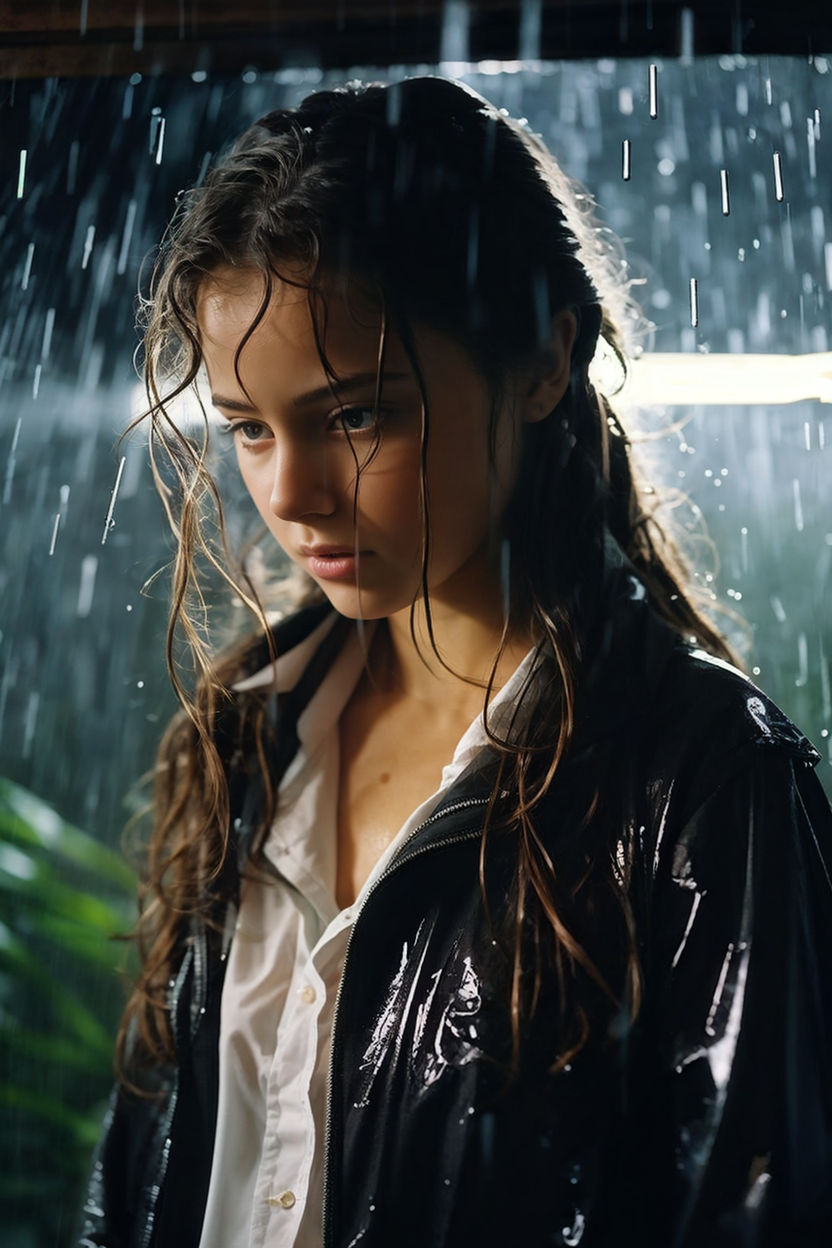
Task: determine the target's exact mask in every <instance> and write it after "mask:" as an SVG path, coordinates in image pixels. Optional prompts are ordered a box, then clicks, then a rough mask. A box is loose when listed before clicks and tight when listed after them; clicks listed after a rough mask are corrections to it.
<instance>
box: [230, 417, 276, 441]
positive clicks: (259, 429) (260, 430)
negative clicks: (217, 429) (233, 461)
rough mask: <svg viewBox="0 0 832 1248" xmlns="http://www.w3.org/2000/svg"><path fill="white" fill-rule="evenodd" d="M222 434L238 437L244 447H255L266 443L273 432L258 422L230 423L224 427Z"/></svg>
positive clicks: (239, 421) (237, 421)
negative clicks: (256, 444) (257, 444)
mask: <svg viewBox="0 0 832 1248" xmlns="http://www.w3.org/2000/svg"><path fill="white" fill-rule="evenodd" d="M222 432H223V433H228V434H231V435H232V436H234V437H236V438H237V440H238V441H239V442H241V443H242V444H243V445H244V446H253V445H254V444H255V443H260V442H265V441H267V439H268V438H269V437H271V430H270V429H268V428H267V426H266V425H261V424H260V423H259V422H258V421H256V420H235V421H229V423H228V424H227V425H224V426H223V429H222Z"/></svg>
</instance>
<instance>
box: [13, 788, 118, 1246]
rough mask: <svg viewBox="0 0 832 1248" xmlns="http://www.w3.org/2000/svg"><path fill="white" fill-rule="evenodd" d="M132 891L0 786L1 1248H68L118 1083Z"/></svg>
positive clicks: (95, 848) (80, 840)
mask: <svg viewBox="0 0 832 1248" xmlns="http://www.w3.org/2000/svg"><path fill="white" fill-rule="evenodd" d="M134 892H135V880H134V876H133V873H132V871H131V870H130V869H129V867H128V866H127V865H126V864H125V863H124V862H123V861H122V859H121V858H120V857H119V856H118V855H117V854H115V853H114V852H113V851H112V850H111V849H108V848H107V847H106V846H104V845H102V844H100V843H99V842H97V841H96V840H94V839H93V838H92V837H91V836H89V835H88V834H87V833H85V832H82V831H81V830H80V829H78V828H74V827H72V826H71V825H70V824H68V823H65V822H64V820H63V819H61V818H60V816H59V815H58V814H56V812H55V811H54V810H53V809H52V808H51V807H49V806H47V805H45V803H43V802H42V801H40V799H38V798H37V797H35V796H34V795H33V794H32V793H29V792H27V791H26V790H25V789H22V788H20V787H18V786H17V785H15V784H12V783H11V782H9V781H7V780H0V1114H2V1120H3V1127H2V1132H0V1206H1V1207H2V1210H3V1214H2V1219H0V1220H2V1224H3V1227H4V1232H3V1242H4V1244H6V1245H21V1246H22V1245H26V1246H27V1248H28V1246H29V1245H31V1246H32V1248H40V1245H44V1248H45V1246H46V1245H47V1244H48V1245H50V1248H51V1246H52V1245H57V1244H62V1243H66V1242H68V1235H69V1233H70V1231H71V1229H72V1226H73V1221H74V1218H75V1213H76V1209H77V1205H78V1200H79V1190H80V1184H81V1182H82V1181H83V1178H84V1176H85V1174H86V1171H87V1167H88V1165H89V1157H90V1151H91V1149H92V1147H93V1145H94V1143H95V1140H96V1137H97V1134H98V1129H99V1124H100V1121H101V1118H102V1115H103V1112H104V1106H105V1101H106V1096H107V1092H108V1090H109V1087H110V1084H111V1082H112V1050H113V1037H114V1034H115V1028H116V1024H117V1020H118V1016H119V1013H120V1011H121V1007H122V1003H123V1000H124V989H123V987H122V975H121V974H120V973H119V968H121V971H122V972H123V971H124V970H125V969H126V962H127V946H126V945H125V944H124V943H123V942H119V941H117V940H115V939H113V938H114V937H115V936H117V935H123V934H124V933H125V932H127V931H128V930H129V928H130V924H131V917H132V913H133V909H134V906H133V896H134Z"/></svg>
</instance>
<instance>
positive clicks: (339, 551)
mask: <svg viewBox="0 0 832 1248" xmlns="http://www.w3.org/2000/svg"><path fill="white" fill-rule="evenodd" d="M300 553H301V554H302V555H305V556H307V557H311V558H312V559H348V558H351V557H352V556H353V555H355V547H354V546H301V547H300ZM360 553H361V554H362V555H363V554H367V553H368V552H367V551H363V550H362V551H361V552H360Z"/></svg>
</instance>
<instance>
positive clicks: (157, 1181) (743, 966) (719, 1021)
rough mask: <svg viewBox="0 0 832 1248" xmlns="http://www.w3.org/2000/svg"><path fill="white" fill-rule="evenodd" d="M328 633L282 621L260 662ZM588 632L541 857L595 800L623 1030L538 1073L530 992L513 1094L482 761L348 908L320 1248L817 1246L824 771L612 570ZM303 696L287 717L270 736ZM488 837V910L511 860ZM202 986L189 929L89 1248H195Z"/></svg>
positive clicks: (203, 1049) (312, 621) (826, 1122)
mask: <svg viewBox="0 0 832 1248" xmlns="http://www.w3.org/2000/svg"><path fill="white" fill-rule="evenodd" d="M321 618H322V616H321V614H320V612H318V611H317V610H314V611H307V612H303V613H301V614H300V615H299V616H296V617H294V618H293V619H291V620H289V621H287V622H286V624H284V625H282V626H280V627H279V628H278V631H277V644H278V649H279V650H281V651H285V650H286V649H288V648H290V647H291V645H293V644H296V642H297V641H298V640H299V639H300V637H302V636H303V635H305V634H307V633H308V632H309V631H311V629H312V628H313V627H314V626H315V625H316V624H317V623H318V621H319V620H320V619H321ZM603 620H604V624H603V627H602V629H601V631H600V632H599V634H598V636H597V637H596V639H595V652H594V653H595V659H594V660H593V664H592V668H591V672H592V675H591V679H589V680H588V681H586V682H585V697H584V699H583V702H582V703H581V707H580V708H579V710H580V718H579V725H578V732H577V737H576V742H575V746H574V748H573V749H572V750H571V751H570V754H569V756H568V757H567V759H566V760H565V762H564V763H563V764H562V766H561V767H560V768H559V770H558V772H557V774H556V778H555V782H554V783H553V785H552V788H551V790H550V792H549V794H548V795H547V798H546V801H545V806H544V808H543V809H542V810H541V811H540V812H539V815H538V820H537V824H538V828H539V829H541V831H542V835H543V838H544V840H545V842H546V844H547V847H548V848H549V849H550V850H551V851H552V853H553V855H554V856H555V858H557V853H558V847H559V845H561V844H563V843H565V842H566V841H568V840H569V838H573V840H574V838H576V837H577V836H579V835H580V829H579V827H578V826H577V819H578V815H577V811H578V810H579V809H582V807H581V801H580V800H578V799H579V798H582V795H583V793H584V790H585V789H586V786H587V784H588V783H589V784H595V785H596V786H598V785H600V788H601V793H602V810H605V811H606V812H607V817H608V818H612V819H614V825H612V832H611V837H610V839H611V842H612V844H611V852H612V853H614V854H615V855H616V859H617V860H618V861H619V862H620V863H621V864H627V879H628V885H627V887H628V890H629V897H630V901H631V905H632V910H633V913H634V916H635V922H636V928H637V932H638V938H639V950H640V955H641V964H642V969H643V978H644V985H645V996H644V1002H643V1006H642V1009H641V1012H640V1014H639V1017H638V1020H637V1022H636V1024H635V1025H634V1026H633V1027H632V1028H628V1027H626V1026H625V1025H624V1024H623V1023H622V1025H621V1027H620V1028H618V1029H617V1034H616V1035H611V1036H610V1037H608V1038H602V1039H603V1040H604V1041H605V1042H604V1043H599V1042H598V1038H597V1037H596V1040H595V1042H594V1043H591V1044H589V1045H588V1046H587V1047H586V1048H585V1049H584V1051H583V1052H582V1053H581V1054H580V1055H579V1056H578V1057H577V1059H576V1060H575V1061H574V1062H573V1063H572V1065H571V1067H570V1068H568V1069H567V1070H565V1071H563V1072H562V1073H560V1074H558V1075H555V1076H552V1075H550V1074H549V1073H547V1070H548V1066H549V1064H550V1063H551V1060H552V1057H553V1053H552V1048H551V1043H547V1041H549V1040H550V1038H551V1034H552V1028H551V1020H552V1018H553V1014H552V1011H553V1010H555V1009H556V1000H555V997H556V994H555V993H554V990H553V988H551V986H550V991H548V992H546V991H544V995H543V1000H542V1005H541V1007H540V1008H539V1009H538V1011H537V1014H536V1015H535V1019H536V1022H535V1024H534V1025H533V1027H532V1029H531V1031H530V1032H529V1034H528V1035H527V1037H526V1044H525V1046H524V1053H525V1056H524V1058H523V1061H522V1063H521V1067H520V1070H519V1073H518V1075H517V1077H516V1078H515V1079H514V1080H513V1081H512V1082H510V1083H508V1084H507V1083H506V1078H505V1063H504V1062H503V1060H502V1058H503V1057H504V1056H505V1054H506V1051H507V1043H508V1034H509V1029H508V1022H507V1013H506V1008H505V993H504V988H505V982H504V981H505V976H504V973H503V968H502V967H501V965H500V964H499V957H498V955H497V954H496V953H495V951H494V949H495V947H494V944H493V941H492V939H491V937H492V929H491V928H490V927H489V924H488V922H487V920H486V917H485V914H484V910H483V904H482V897H481V891H480V884H479V878H478V860H479V852H480V833H481V827H482V820H483V814H484V810H485V806H486V802H487V798H488V794H489V792H490V787H491V784H490V779H489V769H490V766H491V762H492V760H491V759H490V758H489V756H488V752H486V754H485V755H484V756H483V759H482V768H481V769H477V770H476V771H474V772H471V773H468V774H466V775H463V776H462V777H461V778H460V779H459V781H458V782H457V783H456V784H455V785H454V786H453V788H452V789H451V790H450V791H449V793H448V794H447V795H446V798H445V799H444V800H443V802H442V804H441V806H440V807H439V808H438V809H437V810H436V812H435V813H434V814H433V815H432V816H431V817H430V818H429V819H428V820H426V822H425V823H424V824H423V825H422V826H421V827H420V828H419V829H417V831H416V832H415V833H414V834H413V836H412V837H411V838H410V840H409V841H408V842H407V843H406V844H405V845H404V846H403V847H402V849H401V850H400V851H399V853H398V854H397V856H396V857H395V858H394V860H393V861H392V863H391V865H390V866H389V868H388V870H387V871H386V872H385V873H384V874H383V876H382V877H381V878H380V880H379V881H378V882H377V884H376V885H375V887H374V888H373V889H372V890H371V892H370V894H369V895H368V897H367V900H366V904H365V905H364V907H363V908H362V910H361V911H360V913H359V915H358V916H357V918H356V920H355V924H354V928H353V931H352V935H351V938H350V942H349V946H348V950H347V955H346V962H345V966H344V971H343V976H342V981H341V989H340V992H339V997H338V1002H337V1006H336V1017H335V1023H334V1031H333V1044H332V1066H331V1087H330V1097H329V1115H328V1129H327V1143H326V1149H327V1152H326V1177H325V1198H324V1237H323V1243H324V1245H325V1246H326V1248H348V1246H350V1245H354V1244H355V1245H359V1244H360V1246H361V1248H432V1246H435V1248H451V1246H454V1248H467V1246H468V1245H470V1246H471V1248H498V1246H499V1248H514V1246H515V1245H518V1246H520V1245H522V1246H523V1248H544V1245H545V1246H555V1245H578V1244H579V1245H581V1248H599V1246H603V1248H629V1246H630V1245H639V1246H644V1248H676V1246H679V1248H682V1246H685V1248H691V1246H694V1245H695V1246H698V1245H702V1246H704V1248H727V1246H728V1245H731V1246H732V1248H733V1246H736V1248H741V1246H742V1248H746V1246H750V1245H755V1246H758V1245H759V1246H763V1245H765V1246H767V1248H768V1246H769V1245H777V1246H778V1248H792V1246H794V1248H798V1246H800V1248H814V1246H816V1245H817V1246H820V1245H825V1246H826V1248H828V1245H829V1244H830V1243H832V816H830V810H829V806H828V804H827V802H826V799H825V797H824V795H823V792H822V790H821V788H820V785H819V783H818V780H817V778H816V776H815V774H814V771H813V768H814V766H815V765H816V763H817V762H818V755H817V753H816V751H815V750H814V749H813V747H812V746H811V745H810V744H809V742H808V741H807V740H806V739H805V737H803V736H802V735H801V733H800V732H798V731H797V729H796V728H795V727H794V726H793V725H792V724H791V723H790V722H789V721H788V720H787V719H786V718H785V717H784V716H783V714H782V713H781V712H780V711H779V710H778V709H777V708H776V707H775V706H774V705H773V704H772V703H771V702H770V701H769V700H768V699H767V698H766V697H765V695H764V694H762V693H761V692H760V691H759V690H758V689H757V688H755V687H754V685H752V684H751V683H750V682H749V681H748V680H746V679H745V678H744V677H743V676H742V675H741V674H740V673H738V672H736V671H735V670H734V669H733V668H730V667H728V666H727V665H726V664H723V663H721V662H719V661H718V660H714V659H712V658H709V657H708V656H706V655H704V654H702V653H701V652H698V651H694V650H692V649H691V648H690V647H689V646H687V645H685V644H683V643H682V642H681V641H680V640H679V639H678V638H677V637H676V635H675V634H674V633H673V632H672V631H671V630H670V629H669V628H667V627H666V626H665V625H664V624H663V623H662V622H661V621H660V620H659V619H658V618H657V616H656V615H655V613H654V612H653V610H652V609H651V608H650V606H649V605H648V603H647V601H646V598H645V596H644V591H643V589H642V587H641V586H640V584H639V583H638V582H637V581H636V580H635V578H633V577H632V576H630V575H628V574H626V573H622V574H621V575H619V576H618V577H617V579H616V580H615V583H614V586H613V589H612V590H611V591H610V594H609V600H608V602H607V604H606V607H605V613H604V616H603ZM305 696H308V690H307V693H306V695H305ZM297 709H298V708H297V705H295V707H294V710H292V707H291V699H290V705H289V708H288V710H287V708H286V707H283V708H282V714H283V722H282V727H283V729H284V740H287V739H288V740H291V739H292V733H291V716H292V714H293V713H296V712H297ZM405 761H406V760H405V755H404V752H403V763H404V762H405ZM284 762H285V760H284ZM232 792H233V788H232ZM250 805H251V802H249V806H250ZM496 844H497V849H496V852H495V854H494V855H493V856H492V859H491V865H490V867H489V872H490V875H489V894H490V896H491V898H492V899H493V898H494V897H499V895H500V888H502V891H503V893H505V891H506V888H507V885H508V879H509V878H510V869H511V850H510V846H509V845H506V844H503V847H502V849H501V848H500V845H501V842H500V840H499V838H497V841H496ZM622 870H623V866H622ZM223 971H224V959H223V958H222V956H221V955H220V956H217V955H215V954H212V953H211V950H210V946H209V942H208V941H207V939H206V935H205V932H204V931H201V930H196V931H194V933H193V936H192V939H191V941H190V943H189V945H188V948H187V952H186V954H185V957H184V960H183V962H182V966H181V968H180V970H179V973H178V976H177V977H176V979H175V980H174V981H172V982H171V995H170V1007H171V1011H172V1015H173V1018H174V1021H175V1037H176V1047H177V1053H178V1067H177V1069H175V1070H174V1069H171V1070H163V1071H159V1072H158V1080H159V1097H158V1098H157V1099H156V1100H138V1099H132V1098H129V1097H127V1096H126V1095H125V1094H123V1093H121V1092H119V1091H116V1092H115V1093H114V1095H113V1099H112V1102H111V1106H110V1110H109V1113H108V1116H107V1120H106V1123H105V1127H104V1132H103V1134H102V1139H101V1142H100V1144H99V1148H98V1151H97V1153H96V1158H95V1162H94V1168H93V1174H92V1179H91V1182H90V1188H89V1194H88V1199H87V1203H86V1207H85V1211H84V1229H83V1232H82V1236H81V1240H80V1242H81V1243H82V1244H84V1245H98V1246H104V1245H106V1246H108V1248H134V1246H139V1245H141V1246H142V1248H151V1246H152V1248H197V1245H198V1242H199V1234H200V1227H201V1222H202V1216H203V1211H204V1206H205V1198H206V1193H207V1185H208V1177H209V1171H210V1164H211V1155H212V1148H213V1136H214V1125H215V1121H216V1108H217V1045H218V1032H219V1001H220V994H221V988H222V977H223ZM615 1030H616V1029H615V1028H613V1031H615Z"/></svg>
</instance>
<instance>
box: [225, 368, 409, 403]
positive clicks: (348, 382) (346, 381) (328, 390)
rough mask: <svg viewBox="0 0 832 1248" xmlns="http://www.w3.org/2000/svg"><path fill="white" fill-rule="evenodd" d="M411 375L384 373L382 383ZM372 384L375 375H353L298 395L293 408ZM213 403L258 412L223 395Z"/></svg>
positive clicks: (293, 400) (407, 379) (339, 396)
mask: <svg viewBox="0 0 832 1248" xmlns="http://www.w3.org/2000/svg"><path fill="white" fill-rule="evenodd" d="M409 380H410V374H409V373H384V374H383V376H382V382H383V383H384V384H385V385H386V384H387V383H388V382H391V381H393V382H395V381H409ZM370 382H372V383H373V385H375V382H376V374H375V373H353V374H352V375H351V376H349V377H341V378H339V379H338V380H337V381H334V382H333V383H332V386H331V387H330V386H318V387H317V388H316V389H315V390H307V391H306V393H305V394H299V395H296V396H295V398H293V399H292V402H291V406H292V407H293V408H295V409H296V410H297V409H299V408H304V407H310V406H311V405H312V404H313V403H320V402H322V401H324V400H325V399H331V398H332V396H333V392H334V393H335V397H336V398H339V399H340V398H342V397H343V396H344V395H345V394H347V393H349V392H350V391H351V390H358V389H360V388H361V387H362V386H366V385H368V384H369V383H370ZM211 402H212V403H213V404H214V407H224V408H226V410H227V411H229V412H256V411H257V408H256V407H253V406H252V404H251V403H243V402H242V401H241V400H240V399H227V398H226V397H225V396H224V395H222V394H212V395H211Z"/></svg>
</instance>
